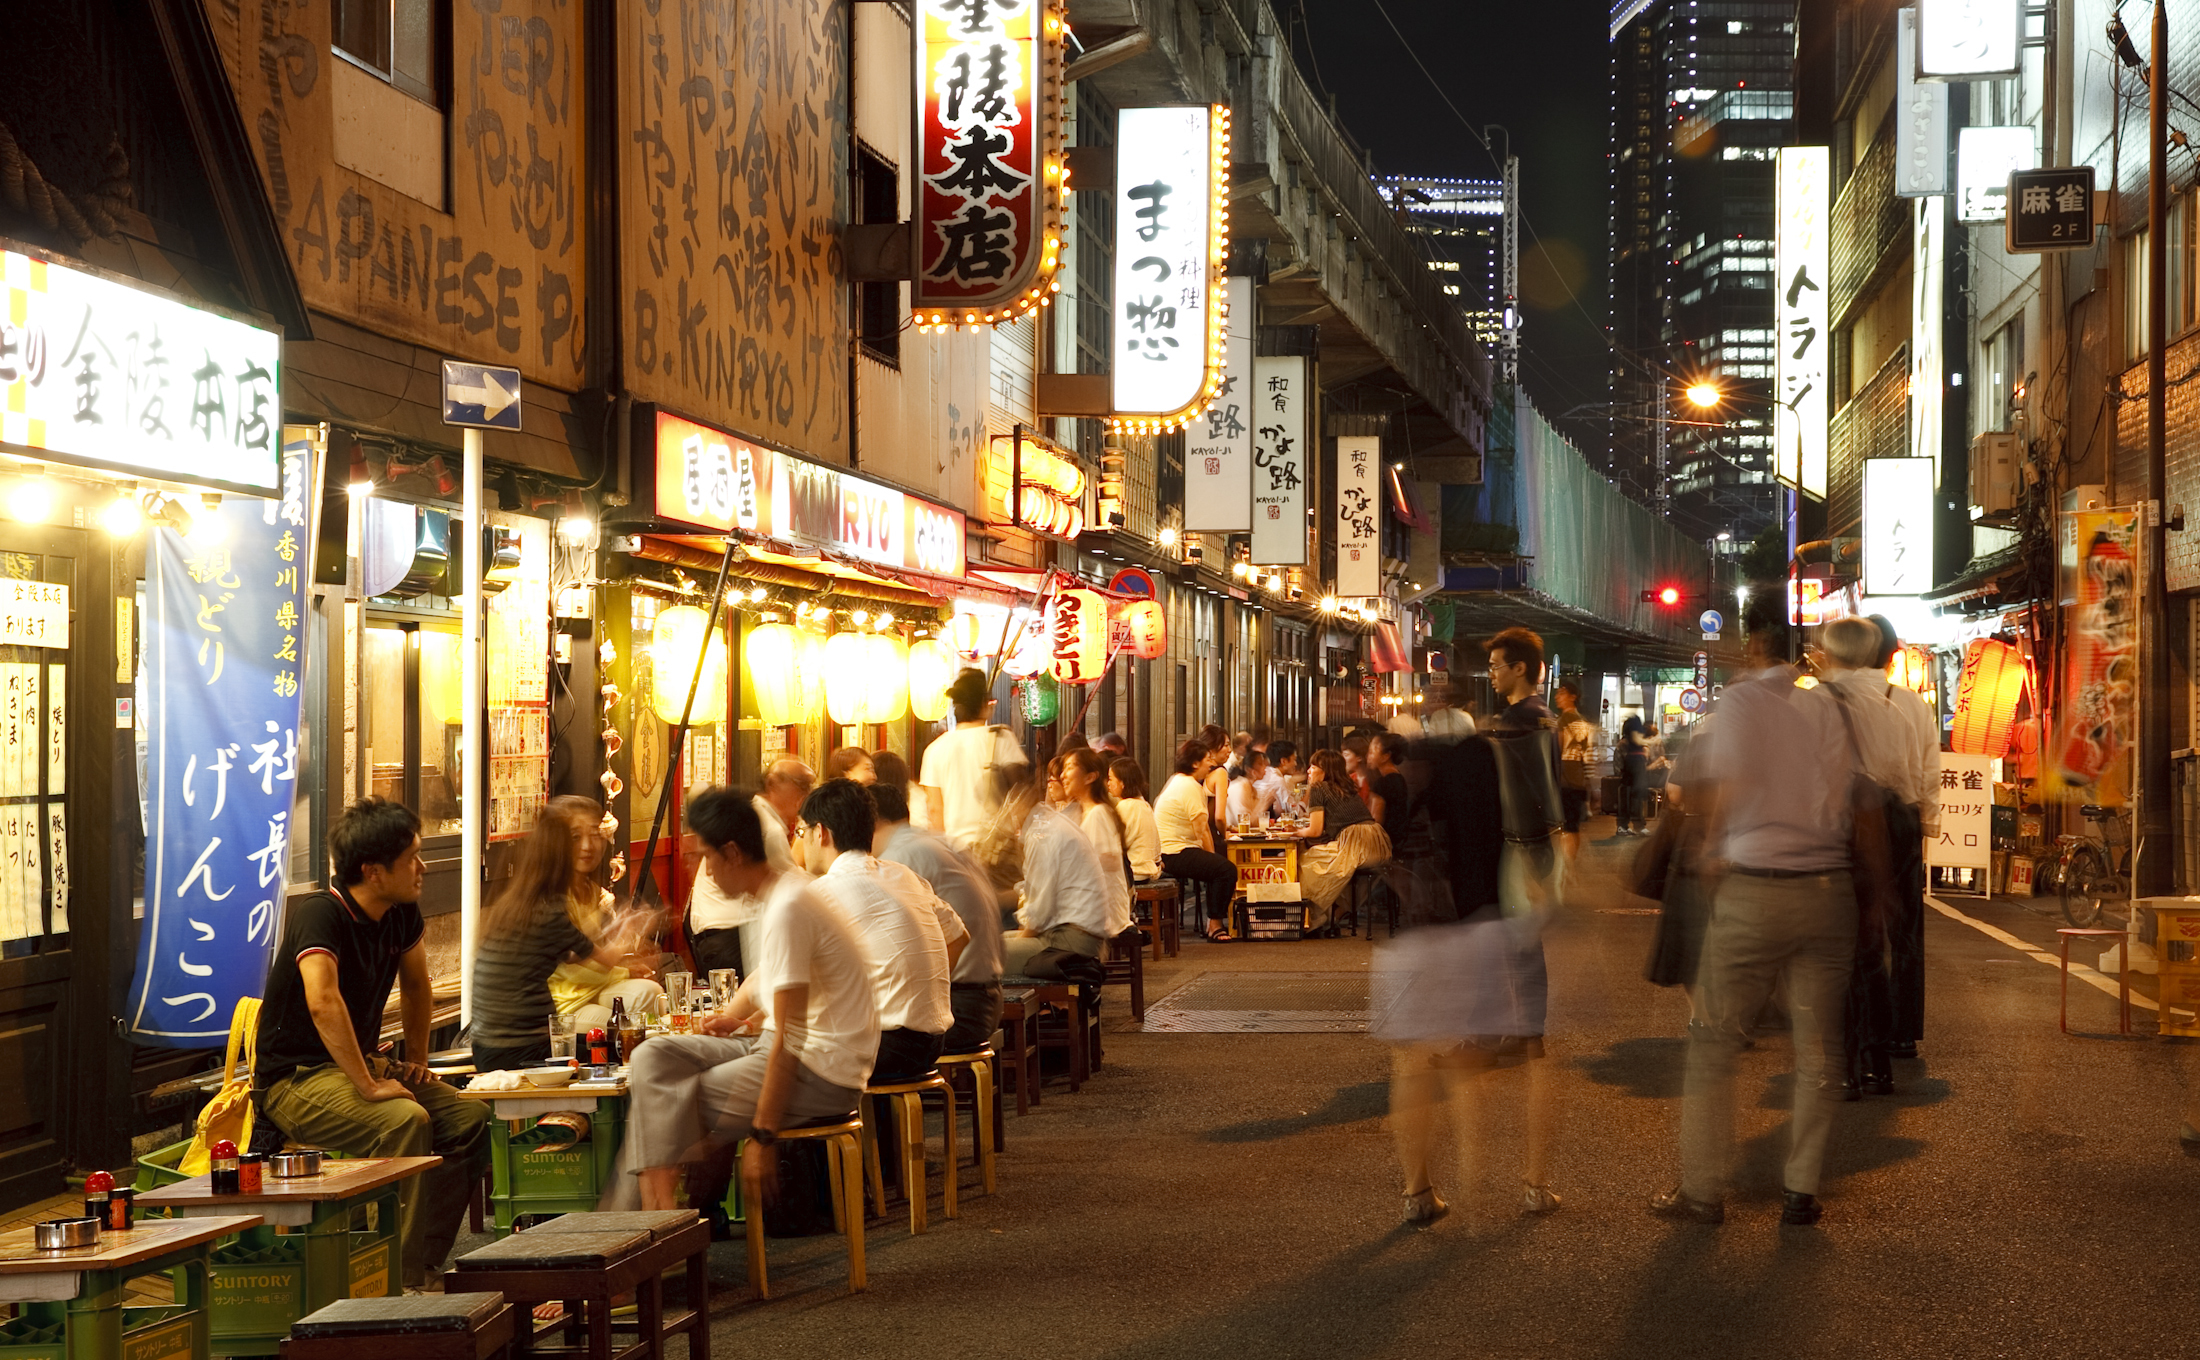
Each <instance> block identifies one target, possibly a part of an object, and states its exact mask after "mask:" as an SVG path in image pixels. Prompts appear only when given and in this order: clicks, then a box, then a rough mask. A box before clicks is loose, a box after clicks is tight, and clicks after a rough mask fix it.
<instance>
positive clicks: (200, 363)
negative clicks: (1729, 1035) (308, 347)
mask: <svg viewBox="0 0 2200 1360" xmlns="http://www.w3.org/2000/svg"><path fill="white" fill-rule="evenodd" d="M282 350H283V341H282V337H281V336H279V335H277V334H276V333H275V332H273V331H268V330H262V329H260V328H259V327H257V326H253V325H248V324H247V323H245V322H242V321H237V320H234V319H232V318H230V317H226V316H222V315H220V314H219V313H216V312H210V311H207V310H205V309H204V308H200V307H194V306H189V305H187V304H185V303H182V302H179V301H176V300H175V299H172V298H166V297H162V296H160V295H158V294H155V293H151V292H148V291H146V290H145V289H144V288H143V287H142V286H139V285H136V284H129V283H123V282H119V281H117V280H115V279H111V278H108V277H106V276H104V275H101V274H95V273H92V272H90V271H89V270H84V269H77V268H72V267H70V266H68V265H62V264H55V263H53V262H52V261H50V260H47V259H44V258H42V257H40V256H38V255H34V254H25V253H20V252H17V251H13V250H0V443H6V444H11V445H14V446H16V447H17V448H18V449H24V450H28V451H29V452H31V453H33V454H36V455H38V456H40V457H43V458H51V459H53V460H54V461H56V462H62V463H75V464H81V465H84V466H87V467H100V468H110V469H112V470H114V471H117V472H127V473H143V474H147V475H150V476H153V477H157V478H167V479H173V480H175V481H181V482H190V483H194V484H196V485H200V486H208V487H219V488H221V489H222V490H225V491H236V492H239V493H241V494H245V495H253V496H273V495H274V494H275V493H276V492H277V491H278V490H279V488H280V486H281V484H282V470H281V449H280V448H279V447H278V444H279V443H280V434H281V422H282V415H283V403H282V397H281V394H280V388H279V379H280V372H281V368H282Z"/></svg>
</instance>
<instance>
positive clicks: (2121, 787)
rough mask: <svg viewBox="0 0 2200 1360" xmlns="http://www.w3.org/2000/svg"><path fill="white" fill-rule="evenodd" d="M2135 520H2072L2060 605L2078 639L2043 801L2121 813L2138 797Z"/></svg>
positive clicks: (2107, 514)
mask: <svg viewBox="0 0 2200 1360" xmlns="http://www.w3.org/2000/svg"><path fill="white" fill-rule="evenodd" d="M2137 519H2138V516H2137V515H2136V513H2135V512H2133V511H2131V510H2080V511H2076V512H2073V513H2069V514H2065V515H2064V516H2063V517H2062V524H2061V526H2060V527H2061V551H2060V553H2059V555H2058V568H2057V575H2058V578H2059V579H2058V595H2059V598H2060V599H2061V601H2062V604H2063V609H2064V614H2065V622H2064V627H2065V628H2066V629H2067V630H2068V631H2067V632H2066V634H2065V636H2066V637H2068V638H2069V643H2068V647H2069V652H2068V660H2067V661H2066V662H2065V663H2064V665H2063V666H2062V668H2061V669H2062V691H2063V692H2062V702H2061V703H2060V704H2059V705H2057V708H2058V710H2059V711H2058V713H2057V716H2056V725H2057V728H2058V730H2057V732H2056V733H2055V735H2054V737H2053V739H2052V740H2053V745H2052V746H2051V747H2050V748H2049V749H2048V752H2047V759H2046V760H2045V761H2044V762H2043V763H2044V765H2045V767H2046V768H2045V771H2044V777H2043V778H2042V780H2041V785H2042V791H2043V792H2045V793H2046V794H2047V796H2048V797H2050V798H2054V799H2057V800H2059V801H2063V802H2071V803H2100V804H2102V805H2104V806H2108V807H2121V806H2122V805H2123V803H2124V800H2125V798H2126V797H2128V796H2129V794H2130V792H2131V741H2132V720H2133V717H2134V715H2135V708H2136V705H2137V703H2138V683H2137V669H2138V659H2139V559H2138V543H2137V533H2136V530H2135V525H2136V522H2137Z"/></svg>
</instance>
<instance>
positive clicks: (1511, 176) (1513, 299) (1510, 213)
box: [1500, 134, 1520, 387]
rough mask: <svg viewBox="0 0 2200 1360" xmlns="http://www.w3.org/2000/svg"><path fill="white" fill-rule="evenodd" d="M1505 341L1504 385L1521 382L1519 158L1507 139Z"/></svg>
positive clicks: (1503, 353) (1510, 141) (1503, 352)
mask: <svg viewBox="0 0 2200 1360" xmlns="http://www.w3.org/2000/svg"><path fill="white" fill-rule="evenodd" d="M1503 319H1504V322H1505V338H1504V345H1503V347H1502V349H1501V350H1500V354H1501V355H1502V358H1503V362H1504V377H1505V385H1506V386H1507V387H1511V386H1513V385H1514V384H1516V383H1518V382H1519V381H1520V158H1519V157H1518V156H1515V155H1513V154H1512V137H1511V135H1510V134H1507V136H1506V138H1505V315H1504V318H1503Z"/></svg>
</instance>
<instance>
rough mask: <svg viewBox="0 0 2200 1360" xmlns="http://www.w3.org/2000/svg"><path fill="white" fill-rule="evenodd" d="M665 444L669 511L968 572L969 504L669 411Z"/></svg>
mask: <svg viewBox="0 0 2200 1360" xmlns="http://www.w3.org/2000/svg"><path fill="white" fill-rule="evenodd" d="M656 450H657V478H656V490H657V514H658V515H659V516H660V517H662V518H665V519H672V520H684V521H686V522H687V523H689V524H697V525H701V526H703V527H705V528H709V529H719V530H732V531H739V532H743V533H751V534H755V535H757V536H758V537H760V538H772V539H778V540H780V541H781V542H785V543H794V544H800V545H802V546H804V547H810V548H820V549H824V550H827V551H830V552H837V553H845V554H847V555H848V556H850V557H855V558H860V559H862V560H863V561H866V562H876V563H878V564H879V565H881V566H887V567H897V568H901V569H903V570H907V571H921V572H925V573H927V574H928V575H932V576H960V575H962V574H963V525H964V519H963V514H962V512H961V511H960V510H951V509H949V508H948V507H946V506H944V505H935V504H933V503H932V502H931V501H927V500H921V499H919V498H917V497H915V496H911V495H907V494H905V493H903V492H901V491H897V490H895V489H894V488H893V487H890V486H881V485H880V484H878V483H877V482H873V481H867V480H865V479H864V478H861V477H857V476H853V475H851V474H849V473H845V472H842V471H841V470H840V469H839V468H835V467H827V466H825V465H824V464H822V463H811V462H807V461H805V460H803V459H800V458H796V457H795V456H793V455H792V454H787V453H782V452H780V451H779V450H777V449H771V448H765V447H762V446H761V445H757V444H751V443H749V442H748V441H747V440H743V439H736V438H734V437H733V436H732V435H729V434H726V433H724V432H722V431H719V430H714V429H711V428H710V427H709V426H707V425H698V424H696V423H695V422H694V421H692V420H683V419H681V418H680V417H678V416H675V415H669V414H667V413H665V412H663V411H659V412H658V413H657V420H656Z"/></svg>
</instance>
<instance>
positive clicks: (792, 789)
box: [683, 760, 817, 978]
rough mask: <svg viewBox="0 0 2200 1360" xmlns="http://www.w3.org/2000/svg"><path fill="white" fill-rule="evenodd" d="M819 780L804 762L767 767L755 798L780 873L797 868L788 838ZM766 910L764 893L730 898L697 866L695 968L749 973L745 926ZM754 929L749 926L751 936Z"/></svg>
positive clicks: (691, 902) (690, 915)
mask: <svg viewBox="0 0 2200 1360" xmlns="http://www.w3.org/2000/svg"><path fill="white" fill-rule="evenodd" d="M815 783H817V776H816V775H815V774H814V773H812V772H811V770H810V767H809V766H807V765H805V764H803V763H802V762H801V761H799V760H777V761H773V762H772V763H771V764H770V765H769V766H767V767H766V768H765V771H764V791H763V792H762V793H759V794H757V795H756V796H755V797H754V798H753V799H751V800H750V802H751V805H752V806H753V807H754V808H755V810H756V816H757V821H758V824H759V825H760V826H762V828H763V833H764V858H765V860H766V861H767V862H768V863H769V864H770V865H771V866H772V867H773V868H774V869H777V870H778V871H779V872H780V873H785V872H787V870H789V869H792V868H794V867H796V866H795V862H794V856H793V854H792V853H791V852H790V851H789V849H788V845H787V841H788V837H789V834H790V833H791V832H792V831H793V829H794V819H795V813H797V812H798V811H800V810H801V807H802V800H803V799H804V798H806V797H808V796H809V792H810V788H811V786H812V785H814V784H815ZM763 911H764V902H763V899H762V898H760V897H754V896H749V897H739V898H736V897H728V896H727V895H726V893H725V891H724V890H723V889H721V888H720V887H719V886H718V885H717V883H716V882H714V881H713V880H712V879H711V876H710V875H709V874H706V873H703V872H702V871H701V866H700V865H698V866H697V871H696V874H695V886H694V889H693V891H692V892H690V893H689V894H688V906H687V916H686V918H685V921H684V923H683V924H684V925H685V928H686V930H687V940H688V952H689V953H690V954H692V955H693V956H694V958H695V967H696V969H697V970H698V971H699V972H701V973H702V974H703V975H704V976H706V977H707V976H709V974H710V970H711V969H713V968H731V969H733V970H734V972H735V973H736V974H738V975H739V976H741V977H743V978H746V977H747V976H748V972H747V970H746V969H745V968H744V967H743V957H742V956H743V954H744V952H745V951H744V949H743V947H742V946H743V943H744V939H743V936H742V933H741V932H742V928H743V927H744V926H748V925H750V924H751V923H752V922H754V921H755V920H756V918H757V917H758V916H760V915H762V914H763ZM754 933H755V932H754V931H753V930H752V931H750V934H751V935H752V936H753V935H754Z"/></svg>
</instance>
